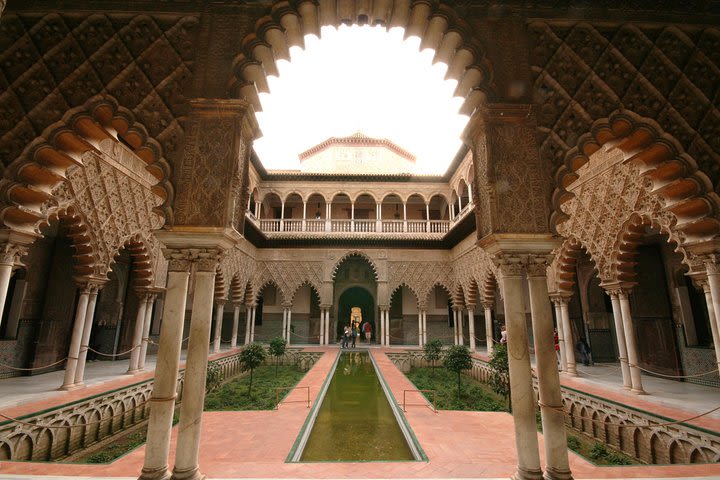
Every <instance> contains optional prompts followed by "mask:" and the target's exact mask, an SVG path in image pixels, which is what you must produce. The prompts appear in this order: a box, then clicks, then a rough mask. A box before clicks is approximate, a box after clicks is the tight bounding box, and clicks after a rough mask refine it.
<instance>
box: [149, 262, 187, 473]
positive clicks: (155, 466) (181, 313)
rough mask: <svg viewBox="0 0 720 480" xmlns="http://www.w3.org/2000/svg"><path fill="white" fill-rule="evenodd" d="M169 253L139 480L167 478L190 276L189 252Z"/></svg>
mask: <svg viewBox="0 0 720 480" xmlns="http://www.w3.org/2000/svg"><path fill="white" fill-rule="evenodd" d="M166 256H168V257H169V258H168V260H169V265H168V276H167V287H166V291H165V302H164V303H163V322H162V326H161V327H160V344H159V347H158V354H157V364H156V366H155V380H154V383H153V390H152V396H151V397H150V405H151V406H150V418H149V420H148V427H147V442H146V447H145V460H144V463H143V468H142V473H141V474H140V480H167V479H169V478H170V472H169V471H168V454H169V453H170V433H171V430H172V419H173V413H174V411H175V397H176V393H177V383H178V369H179V366H180V350H181V347H182V334H183V323H184V320H185V302H186V300H187V292H188V280H189V278H190V265H191V254H190V253H189V252H188V251H181V250H171V251H168V252H167V253H166Z"/></svg>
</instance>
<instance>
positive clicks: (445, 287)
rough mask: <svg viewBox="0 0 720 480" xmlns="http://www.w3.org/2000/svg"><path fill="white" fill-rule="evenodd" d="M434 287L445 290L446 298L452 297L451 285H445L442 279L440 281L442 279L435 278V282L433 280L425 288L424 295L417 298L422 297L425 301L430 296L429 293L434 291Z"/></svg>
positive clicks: (450, 298)
mask: <svg viewBox="0 0 720 480" xmlns="http://www.w3.org/2000/svg"><path fill="white" fill-rule="evenodd" d="M436 288H441V289H442V290H443V291H444V292H445V294H446V295H447V297H448V299H449V300H452V298H453V295H452V291H453V287H452V286H449V285H447V284H446V282H444V281H442V280H436V281H435V282H433V284H432V285H430V286H429V287H428V288H427V290H426V291H425V295H422V296H418V297H419V298H424V299H425V302H427V300H428V298H430V295H431V294H432V293H433V292H434V291H435V289H436Z"/></svg>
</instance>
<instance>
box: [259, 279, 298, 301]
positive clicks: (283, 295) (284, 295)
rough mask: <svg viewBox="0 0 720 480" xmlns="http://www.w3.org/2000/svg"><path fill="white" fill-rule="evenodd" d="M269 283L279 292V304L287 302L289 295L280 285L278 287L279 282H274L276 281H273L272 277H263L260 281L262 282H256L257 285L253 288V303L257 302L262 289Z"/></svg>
mask: <svg viewBox="0 0 720 480" xmlns="http://www.w3.org/2000/svg"><path fill="white" fill-rule="evenodd" d="M269 285H272V286H273V287H275V289H276V290H277V292H278V293H279V294H280V299H279V300H280V304H281V305H284V304H286V303H287V299H288V298H289V296H288V295H287V293H286V292H285V290H283V289H282V287H280V285H279V283H278V282H276V281H275V280H274V279H272V278H266V279H264V280H263V281H262V283H260V284H258V287H257V288H255V289H254V295H253V302H252V303H253V304H256V303H257V302H258V300H259V299H260V297H261V296H262V293H263V290H265V288H266V287H267V286H269Z"/></svg>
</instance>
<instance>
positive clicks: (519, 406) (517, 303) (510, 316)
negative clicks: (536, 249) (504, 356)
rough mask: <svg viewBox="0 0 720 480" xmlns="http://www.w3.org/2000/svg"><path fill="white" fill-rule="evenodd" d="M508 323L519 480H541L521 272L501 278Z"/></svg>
mask: <svg viewBox="0 0 720 480" xmlns="http://www.w3.org/2000/svg"><path fill="white" fill-rule="evenodd" d="M501 282H502V291H503V305H504V307H505V323H506V327H507V348H508V364H509V368H510V399H511V402H512V411H513V422H514V424H515V444H516V450H517V455H518V467H517V471H516V472H515V478H516V479H518V480H539V479H540V478H541V476H542V471H541V470H540V452H539V449H538V438H537V430H536V426H535V400H534V398H535V392H534V391H533V386H532V374H531V371H530V351H529V348H528V336H527V326H526V323H525V302H524V299H523V297H524V289H523V278H522V276H521V274H520V272H510V273H509V274H503V275H502V276H501Z"/></svg>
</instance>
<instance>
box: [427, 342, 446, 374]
mask: <svg viewBox="0 0 720 480" xmlns="http://www.w3.org/2000/svg"><path fill="white" fill-rule="evenodd" d="M423 352H424V353H423V358H424V359H425V360H427V361H428V362H430V365H431V366H432V368H435V362H437V361H438V360H440V357H441V356H442V342H441V341H440V340H437V339H436V340H430V341H429V342H427V343H426V344H425V347H424V349H423Z"/></svg>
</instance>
